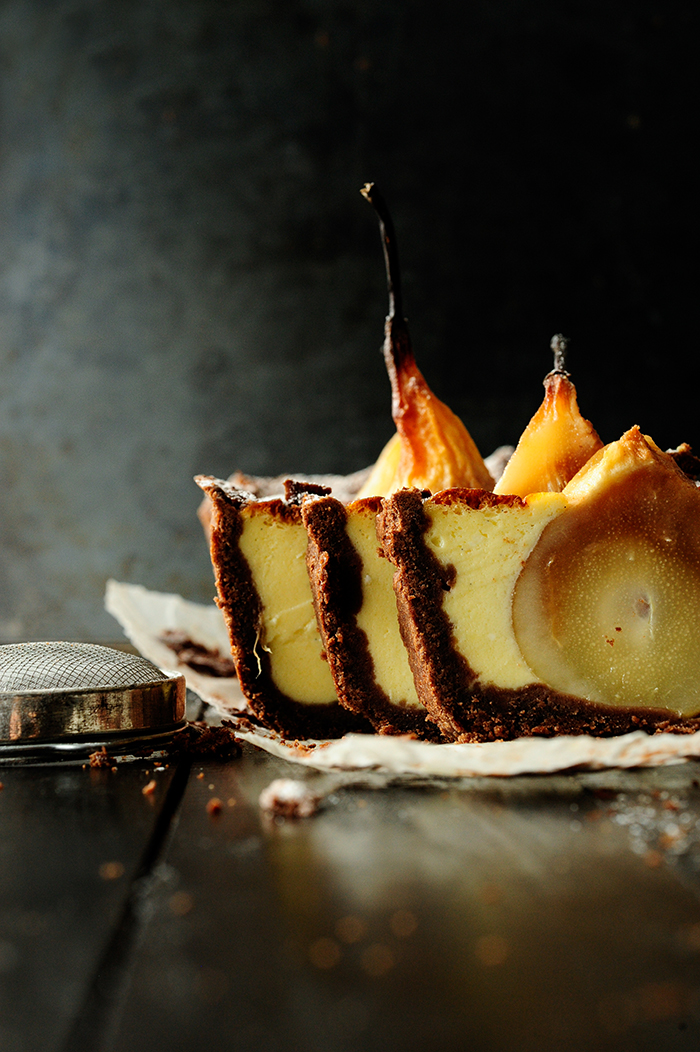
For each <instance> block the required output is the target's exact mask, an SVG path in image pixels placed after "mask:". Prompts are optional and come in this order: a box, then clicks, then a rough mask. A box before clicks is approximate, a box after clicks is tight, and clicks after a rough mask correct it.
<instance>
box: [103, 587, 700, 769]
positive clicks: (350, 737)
mask: <svg viewBox="0 0 700 1052" xmlns="http://www.w3.org/2000/svg"><path fill="white" fill-rule="evenodd" d="M105 605H106V607H107V610H108V611H109V613H110V614H112V616H113V617H115V618H116V620H117V621H118V622H119V624H120V625H121V627H122V629H123V631H124V633H125V635H126V636H127V638H128V639H129V640H130V641H131V643H133V645H134V646H135V647H136V648H137V650H139V651H140V652H141V653H142V654H143V655H144V657H147V658H149V659H150V660H151V661H153V662H154V664H156V665H158V666H159V667H161V668H165V669H171V670H172V669H176V670H177V671H179V672H182V673H184V676H185V679H186V681H187V685H188V686H189V687H190V688H191V689H192V690H194V691H195V692H196V693H197V694H198V695H199V696H200V697H201V698H202V699H203V700H204V701H206V702H207V703H208V704H209V705H210V706H211V707H212V708H213V710H214V712H215V713H216V714H217V715H218V716H219V717H223V718H226V719H231V720H233V722H234V724H237V727H236V734H237V736H238V737H240V738H241V739H243V740H245V741H248V742H250V743H251V744H253V745H256V746H257V747H258V748H261V749H264V750H265V751H266V752H269V753H271V754H273V755H275V756H279V757H283V758H284V759H286V760H291V761H292V762H293V763H297V764H301V765H303V766H305V767H309V768H312V769H314V770H318V771H339V770H340V771H367V772H370V771H376V772H380V773H385V774H389V775H397V776H401V777H409V778H410V777H415V778H418V779H420V778H426V777H437V778H465V777H474V776H484V775H493V776H499V777H507V776H512V775H519V774H551V773H554V772H556V771H567V770H571V769H573V768H578V769H588V770H602V769H605V768H631V767H660V766H663V765H666V764H674V763H682V762H684V761H685V760H687V759H691V758H697V757H700V732H699V733H696V734H654V735H650V734H645V733H644V732H643V731H635V732H633V733H632V734H624V735H621V736H619V737H615V738H592V737H589V736H588V735H583V734H582V735H576V736H570V737H564V736H562V737H558V738H516V739H515V740H514V741H504V742H484V743H475V744H471V743H470V744H446V745H435V744H433V743H431V742H421V741H415V740H414V739H411V738H407V737H390V736H387V735H379V734H347V735H345V737H343V738H338V739H335V740H332V741H320V742H319V741H313V742H311V741H310V742H291V741H285V740H283V739H282V738H281V737H280V736H279V735H278V734H276V733H274V732H273V731H267V730H264V729H263V728H258V727H252V726H251V725H250V724H249V723H248V722H247V721H246V720H245V714H246V700H245V698H244V696H243V694H242V692H241V690H240V687H239V686H238V682H237V680H236V679H235V678H231V679H224V678H219V677H216V676H208V675H206V674H205V673H203V672H198V671H195V670H194V669H191V668H189V667H188V666H187V665H180V664H178V659H177V655H176V654H175V653H174V652H173V651H172V650H171V649H170V648H169V647H168V646H167V645H166V644H165V643H164V642H163V641H162V636H163V635H164V633H166V632H168V631H181V632H184V633H186V635H187V636H188V637H189V638H190V639H191V640H192V641H193V642H195V643H199V644H201V645H202V646H204V647H206V648H207V649H209V650H218V651H219V653H222V654H228V653H229V652H230V651H229V644H228V636H227V633H226V627H225V625H224V621H223V617H222V615H221V612H220V610H219V609H218V607H217V606H216V605H215V604H214V603H213V602H212V603H211V604H210V605H204V604H201V603H192V602H189V601H188V600H186V599H183V598H182V597H181V596H179V595H171V594H167V593H160V592H150V591H148V590H147V589H145V588H143V587H142V586H141V585H133V584H122V583H120V582H118V581H108V583H107V592H106V596H105Z"/></svg>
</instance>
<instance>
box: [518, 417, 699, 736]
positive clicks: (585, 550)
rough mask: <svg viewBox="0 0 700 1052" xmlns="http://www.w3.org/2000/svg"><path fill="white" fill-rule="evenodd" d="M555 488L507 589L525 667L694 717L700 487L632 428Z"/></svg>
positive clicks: (590, 692)
mask: <svg viewBox="0 0 700 1052" xmlns="http://www.w3.org/2000/svg"><path fill="white" fill-rule="evenodd" d="M562 493H563V496H564V497H565V499H566V502H567V509H566V512H565V513H564V514H563V515H561V516H560V517H559V518H558V519H556V520H555V521H553V522H552V523H550V524H549V525H548V526H547V527H546V529H545V530H544V532H543V534H542V536H541V538H540V540H539V542H538V544H537V546H536V547H535V549H534V551H533V553H532V555H531V556H530V557H529V559H528V560H527V562H526V564H525V566H524V568H523V571H522V573H521V574H520V578H519V580H518V583H517V585H516V588H515V593H514V599H513V625H514V630H515V634H516V638H517V640H518V643H519V645H520V647H521V650H522V653H523V655H524V657H525V660H526V661H527V663H528V665H529V666H530V668H531V669H532V670H533V672H534V673H535V674H536V675H537V676H538V677H539V678H540V679H541V680H542V681H543V682H544V683H546V684H548V685H549V686H551V687H554V688H556V689H557V690H560V691H562V692H564V693H568V694H573V695H578V696H579V697H583V698H586V699H588V700H590V701H594V702H599V703H603V704H607V705H613V706H623V707H624V706H640V707H645V708H654V709H667V710H670V711H672V712H674V713H677V714H678V715H679V716H694V715H696V714H698V713H700V637H699V636H698V620H699V618H700V490H698V489H697V488H696V486H695V485H694V484H693V482H691V481H690V480H689V479H688V478H687V477H686V476H685V475H684V474H683V472H681V471H680V469H679V468H678V467H677V466H676V464H675V463H674V460H673V458H672V457H670V456H669V455H668V454H666V453H663V452H662V451H661V450H660V449H659V448H658V446H657V445H656V444H655V443H654V442H652V441H651V440H650V439H647V438H645V437H644V436H643V435H642V434H641V432H640V430H639V428H637V427H634V428H632V429H631V430H630V431H628V432H627V433H626V434H625V435H623V436H622V438H621V439H620V440H619V441H617V442H613V443H611V444H610V445H608V446H605V447H604V448H603V449H601V450H599V451H598V452H597V453H595V454H594V456H593V457H592V458H591V459H590V460H589V461H588V463H587V464H586V465H585V466H584V467H583V468H582V469H581V471H579V472H578V474H577V475H576V476H575V477H574V478H573V479H572V480H571V482H570V483H569V484H568V485H567V486H566V487H565V488H564V490H563V491H562Z"/></svg>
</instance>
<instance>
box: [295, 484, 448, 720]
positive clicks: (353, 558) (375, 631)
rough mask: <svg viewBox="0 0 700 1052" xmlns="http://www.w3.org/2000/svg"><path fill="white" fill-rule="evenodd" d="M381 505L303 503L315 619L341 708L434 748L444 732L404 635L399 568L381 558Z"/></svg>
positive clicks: (330, 500)
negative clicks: (430, 717)
mask: <svg viewBox="0 0 700 1052" xmlns="http://www.w3.org/2000/svg"><path fill="white" fill-rule="evenodd" d="M381 504H382V501H381V498H379V497H368V498H366V499H364V500H357V501H353V502H351V503H350V504H348V505H347V506H346V505H343V504H342V503H341V502H340V501H339V500H337V499H336V498H335V497H331V496H322V497H316V498H310V499H307V500H305V501H304V503H303V506H302V518H303V521H304V525H305V526H306V530H307V533H308V537H309V544H308V548H307V553H306V559H307V565H308V570H309V579H310V582H311V591H312V595H313V599H314V608H315V610H316V618H317V621H318V626H319V630H320V633H321V640H322V643H323V647H324V650H325V653H326V657H327V660H328V664H329V666H330V670H331V673H332V675H333V680H334V682H335V689H336V693H337V696H338V699H339V701H340V702H341V704H343V705H344V706H345V707H346V708H348V709H350V710H352V711H353V712H356V713H359V714H361V715H364V716H366V717H367V718H368V719H369V720H370V722H371V724H372V726H373V727H374V729H375V731H377V732H378V733H380V734H412V735H415V736H416V737H419V738H428V739H433V740H434V739H436V738H438V737H439V732H438V730H437V727H436V726H435V724H434V723H431V722H426V715H427V713H426V709H425V706H424V705H423V703H422V702H421V701H420V700H419V698H418V695H417V693H416V688H415V684H414V682H413V674H412V672H411V669H410V666H409V663H408V655H407V653H406V649H405V647H404V645H403V642H402V639H401V635H400V632H399V622H398V617H397V613H396V599H395V596H394V589H393V584H392V580H393V575H394V567H393V566H392V564H391V563H390V562H389V561H388V560H387V559H385V558H384V557H383V556H382V554H381V552H380V551H379V545H378V541H377V531H376V516H377V512H378V511H379V509H380V507H381Z"/></svg>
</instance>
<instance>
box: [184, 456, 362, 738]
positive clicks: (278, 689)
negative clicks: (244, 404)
mask: <svg viewBox="0 0 700 1052" xmlns="http://www.w3.org/2000/svg"><path fill="white" fill-rule="evenodd" d="M196 481H197V483H198V485H199V486H200V487H201V489H202V490H203V491H204V492H205V493H206V494H207V496H208V497H209V499H210V501H211V519H210V545H211V557H212V564H213V566H214V573H215V577H216V586H217V592H218V603H219V606H220V607H221V609H222V611H223V614H224V618H225V620H226V624H227V627H228V631H229V638H230V642H231V653H232V655H233V659H234V661H235V663H236V672H237V675H238V679H239V682H240V685H241V689H242V690H243V693H244V694H245V696H246V698H247V699H248V702H249V704H250V707H251V709H252V710H253V712H254V713H255V715H256V716H257V718H258V719H259V720H260V721H261V722H262V723H264V724H265V725H266V726H268V727H271V728H273V729H274V730H277V731H279V732H280V733H281V734H283V735H284V736H285V737H291V738H329V737H338V736H340V735H342V734H344V733H345V732H346V731H349V730H355V731H369V730H371V727H370V725H369V724H368V723H367V722H366V721H365V720H363V719H362V718H361V717H358V716H356V715H355V714H354V713H352V712H350V711H349V710H348V709H345V708H343V707H342V706H341V705H340V704H339V703H338V700H337V697H336V693H335V687H334V684H333V677H332V675H331V672H330V669H329V667H328V662H327V661H326V660H325V658H324V654H323V649H322V645H321V639H320V636H319V633H318V628H317V625H316V617H315V614H314V609H313V603H312V599H311V588H310V586H309V578H308V574H307V571H306V545H307V537H306V530H305V528H304V524H303V522H302V519H301V506H300V500H301V493H302V492H304V493H307V492H309V491H311V492H314V491H316V492H317V493H323V492H326V491H325V490H324V489H323V487H318V486H316V487H313V486H311V487H309V486H300V485H298V484H294V483H290V484H288V485H287V494H286V498H285V499H283V498H281V497H276V498H275V497H272V498H268V499H264V500H256V499H255V498H254V497H253V496H252V495H251V494H249V493H245V492H244V491H241V490H239V489H237V488H236V487H235V486H232V485H231V484H230V483H228V482H225V481H223V480H221V479H215V478H212V477H210V476H198V477H197V480H196Z"/></svg>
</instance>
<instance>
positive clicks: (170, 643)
mask: <svg viewBox="0 0 700 1052" xmlns="http://www.w3.org/2000/svg"><path fill="white" fill-rule="evenodd" d="M160 639H161V642H162V643H165V645H166V647H169V648H170V649H171V650H172V651H174V652H175V653H176V654H177V656H178V660H179V662H180V664H181V665H187V666H188V668H191V669H194V671H195V672H204V673H206V675H208V676H216V677H218V678H221V679H230V678H232V677H234V676H235V675H236V666H235V664H234V661H233V658H232V657H231V656H230V654H229V655H226V654H222V653H221V652H220V651H219V650H209V649H208V647H205V646H202V644H201V643H195V642H194V640H193V639H190V637H189V636H188V635H187V633H186V632H178V631H172V630H171V631H168V632H164V633H163V635H162V636H161V637H160Z"/></svg>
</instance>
